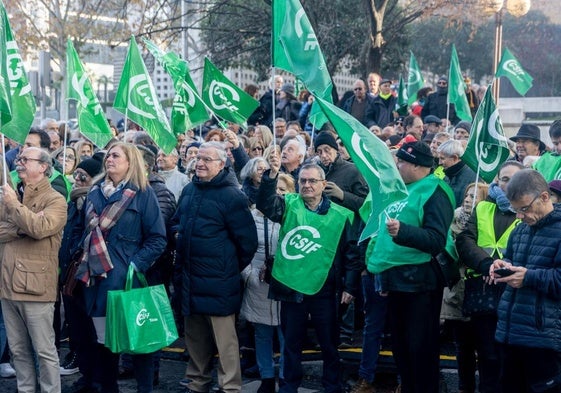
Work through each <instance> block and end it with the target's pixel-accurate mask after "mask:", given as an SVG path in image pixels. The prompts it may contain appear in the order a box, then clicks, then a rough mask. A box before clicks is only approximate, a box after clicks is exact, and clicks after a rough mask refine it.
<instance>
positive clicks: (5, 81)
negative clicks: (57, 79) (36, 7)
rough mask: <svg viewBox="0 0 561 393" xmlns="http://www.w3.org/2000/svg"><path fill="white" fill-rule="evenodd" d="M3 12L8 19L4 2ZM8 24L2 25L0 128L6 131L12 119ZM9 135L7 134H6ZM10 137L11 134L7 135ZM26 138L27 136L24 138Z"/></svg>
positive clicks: (0, 41) (0, 42)
mask: <svg viewBox="0 0 561 393" xmlns="http://www.w3.org/2000/svg"><path fill="white" fill-rule="evenodd" d="M0 8H1V12H2V13H3V17H2V21H6V20H7V18H8V16H7V15H6V8H4V4H2V7H0ZM7 30H8V25H7V24H5V23H2V25H0V59H4V60H3V61H0V122H1V124H0V130H1V131H2V132H4V125H5V124H8V123H9V122H10V120H12V100H11V95H10V78H9V77H8V61H7V59H8V43H7V38H8V37H7V35H8V33H7ZM6 135H7V134H6ZM7 136H8V137H10V136H9V135H7ZM24 139H25V138H24Z"/></svg>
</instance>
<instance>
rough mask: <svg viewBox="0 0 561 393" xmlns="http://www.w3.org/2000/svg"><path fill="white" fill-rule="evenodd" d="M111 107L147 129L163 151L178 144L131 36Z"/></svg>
mask: <svg viewBox="0 0 561 393" xmlns="http://www.w3.org/2000/svg"><path fill="white" fill-rule="evenodd" d="M113 107H114V108H115V109H116V110H117V111H119V112H121V113H122V114H124V115H125V116H127V117H128V118H129V119H131V120H132V121H134V122H135V123H136V124H138V125H139V126H141V127H142V128H143V129H144V130H146V132H147V133H148V135H150V137H151V138H152V139H153V140H154V142H155V143H156V144H157V145H158V146H159V147H160V148H161V149H162V150H163V151H164V152H165V153H166V154H169V153H170V152H171V151H172V149H173V148H174V147H175V145H176V144H177V140H176V138H175V136H174V135H173V133H172V132H171V128H170V125H169V122H168V119H167V117H166V114H165V112H164V110H163V108H162V106H161V105H160V102H159V101H158V96H157V94H156V89H154V84H153V83H152V79H150V75H149V74H148V70H147V69H146V66H145V65H144V61H143V60H142V57H141V56H140V51H139V50H138V45H137V44H136V41H135V39H134V36H132V37H131V39H130V43H129V51H128V53H127V57H126V59H125V65H124V66H123V72H122V74H121V80H120V81H119V88H118V89H117V94H116V95H115V102H114V103H113Z"/></svg>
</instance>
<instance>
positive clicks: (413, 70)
mask: <svg viewBox="0 0 561 393" xmlns="http://www.w3.org/2000/svg"><path fill="white" fill-rule="evenodd" d="M424 85H425V80H424V79H423V75H422V74H421V69H420V68H419V64H417V59H416V58H415V55H414V54H413V52H411V56H410V57H409V75H408V76H407V96H408V97H409V99H408V104H409V105H411V104H413V103H414V102H415V101H416V100H417V92H418V91H419V90H420V89H422V88H423V86H424Z"/></svg>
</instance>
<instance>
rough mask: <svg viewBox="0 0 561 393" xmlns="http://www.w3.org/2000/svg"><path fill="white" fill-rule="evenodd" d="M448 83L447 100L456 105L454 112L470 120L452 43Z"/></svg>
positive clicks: (463, 85)
mask: <svg viewBox="0 0 561 393" xmlns="http://www.w3.org/2000/svg"><path fill="white" fill-rule="evenodd" d="M448 78H449V80H450V83H449V86H448V102H449V103H451V104H454V106H455V107H456V114H457V115H458V117H459V118H460V119H462V120H465V121H471V111H470V109H469V102H468V99H467V96H466V83H465V82H464V78H463V77H462V70H461V69H460V61H459V60H458V53H457V52H456V46H455V45H452V56H451V58H450V71H449V76H448Z"/></svg>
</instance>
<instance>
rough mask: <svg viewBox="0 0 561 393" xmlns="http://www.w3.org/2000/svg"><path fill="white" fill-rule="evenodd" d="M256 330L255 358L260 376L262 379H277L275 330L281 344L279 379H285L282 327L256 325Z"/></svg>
mask: <svg viewBox="0 0 561 393" xmlns="http://www.w3.org/2000/svg"><path fill="white" fill-rule="evenodd" d="M253 326H254V328H255V357H256V359H257V365H258V366H259V375H261V379H265V378H274V377H275V362H274V360H273V338H274V336H275V330H276V331H277V333H278V336H279V343H280V353H281V357H280V361H279V378H281V379H282V378H283V377H284V373H283V363H284V362H283V356H282V352H283V349H284V337H283V335H282V331H281V329H280V326H269V325H263V324H261V323H254V324H253Z"/></svg>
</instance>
